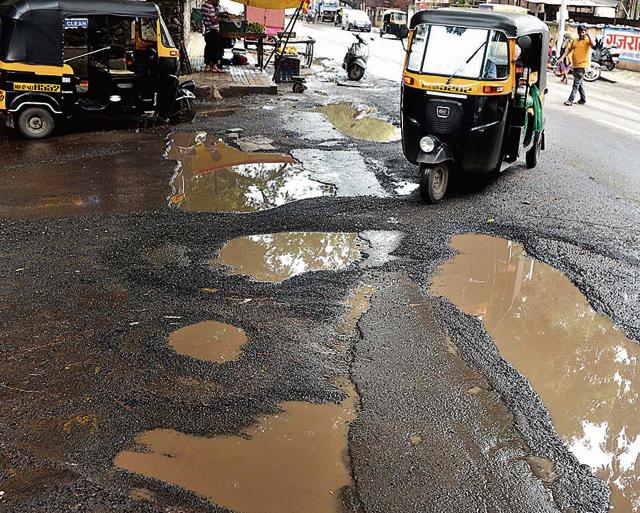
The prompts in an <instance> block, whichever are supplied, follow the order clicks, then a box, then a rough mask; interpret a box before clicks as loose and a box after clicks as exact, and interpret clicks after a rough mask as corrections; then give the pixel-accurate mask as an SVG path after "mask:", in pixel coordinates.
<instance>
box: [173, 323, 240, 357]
mask: <svg viewBox="0 0 640 513" xmlns="http://www.w3.org/2000/svg"><path fill="white" fill-rule="evenodd" d="M246 342H247V335H246V334H245V332H244V331H243V330H241V329H240V328H236V327H235V326H231V325H230V324H225V323H223V322H218V321H204V322H199V323H197V324H192V325H190V326H185V327H183V328H180V329H177V330H175V331H174V332H173V333H171V335H170V336H169V344H170V345H171V347H173V349H174V350H175V351H176V353H178V354H182V355H186V356H191V357H193V358H197V359H199V360H207V361H210V362H215V363H224V362H228V361H232V360H237V359H238V358H240V352H241V349H242V346H243V345H244V344H246Z"/></svg>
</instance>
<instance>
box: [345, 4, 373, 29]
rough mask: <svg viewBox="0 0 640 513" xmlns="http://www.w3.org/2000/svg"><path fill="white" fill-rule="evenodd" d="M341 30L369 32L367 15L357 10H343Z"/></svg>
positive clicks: (369, 26)
mask: <svg viewBox="0 0 640 513" xmlns="http://www.w3.org/2000/svg"><path fill="white" fill-rule="evenodd" d="M342 30H362V31H363V32H371V20H370V19H369V16H367V13H366V12H364V11H359V10H357V9H349V10H348V11H347V10H345V11H344V13H343V15H342Z"/></svg>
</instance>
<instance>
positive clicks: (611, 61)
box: [591, 38, 620, 71]
mask: <svg viewBox="0 0 640 513" xmlns="http://www.w3.org/2000/svg"><path fill="white" fill-rule="evenodd" d="M591 60H592V61H593V62H597V63H598V64H599V65H600V66H601V67H602V68H604V69H605V70H606V71H613V69H614V68H615V67H616V66H617V64H618V63H619V62H620V49H619V48H618V47H617V46H615V45H614V46H604V43H603V41H602V38H598V39H596V43H595V45H594V46H593V50H592V51H591Z"/></svg>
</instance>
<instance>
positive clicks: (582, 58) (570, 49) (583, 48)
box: [560, 25, 593, 106]
mask: <svg viewBox="0 0 640 513" xmlns="http://www.w3.org/2000/svg"><path fill="white" fill-rule="evenodd" d="M591 48H593V41H591V37H590V36H589V34H587V29H586V28H585V26H584V25H578V38H577V39H574V40H573V41H571V43H570V44H569V46H567V49H566V50H565V52H564V55H563V56H562V58H561V60H560V62H562V60H563V59H565V58H566V57H567V56H568V55H569V54H570V53H571V54H572V56H571V60H572V63H573V87H572V88H571V94H570V95H569V99H568V100H567V101H566V102H564V104H565V105H567V106H570V105H573V100H574V99H575V97H576V93H580V99H579V100H578V103H579V104H580V105H582V104H584V103H587V97H586V96H585V94H584V87H583V86H582V79H583V78H584V72H585V71H586V69H587V68H588V67H589V65H590V64H591Z"/></svg>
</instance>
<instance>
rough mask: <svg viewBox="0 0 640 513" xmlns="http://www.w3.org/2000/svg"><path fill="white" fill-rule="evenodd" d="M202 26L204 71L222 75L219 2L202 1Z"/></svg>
mask: <svg viewBox="0 0 640 513" xmlns="http://www.w3.org/2000/svg"><path fill="white" fill-rule="evenodd" d="M202 23H203V25H204V41H205V46H204V64H205V68H204V70H205V71H212V72H214V73H222V69H221V67H220V65H221V62H222V51H223V50H222V38H221V37H220V0H204V3H203V4H202Z"/></svg>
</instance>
